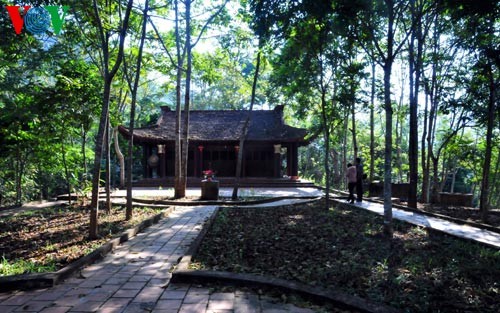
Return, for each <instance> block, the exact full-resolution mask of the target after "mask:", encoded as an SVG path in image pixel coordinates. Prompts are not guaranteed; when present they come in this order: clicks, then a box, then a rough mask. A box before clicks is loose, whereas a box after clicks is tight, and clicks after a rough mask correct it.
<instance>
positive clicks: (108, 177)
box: [105, 115, 111, 214]
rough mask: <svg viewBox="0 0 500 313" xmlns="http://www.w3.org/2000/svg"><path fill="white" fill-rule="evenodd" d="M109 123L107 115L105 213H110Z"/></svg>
mask: <svg viewBox="0 0 500 313" xmlns="http://www.w3.org/2000/svg"><path fill="white" fill-rule="evenodd" d="M109 130H110V123H109V115H108V120H107V122H106V146H105V147H106V204H105V209H106V213H108V214H110V213H111V141H110V139H111V134H110V132H109Z"/></svg>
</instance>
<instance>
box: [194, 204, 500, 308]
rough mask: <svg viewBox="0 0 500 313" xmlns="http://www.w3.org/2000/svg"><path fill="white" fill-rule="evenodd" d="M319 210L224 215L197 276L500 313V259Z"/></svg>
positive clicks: (458, 243)
mask: <svg viewBox="0 0 500 313" xmlns="http://www.w3.org/2000/svg"><path fill="white" fill-rule="evenodd" d="M321 207H322V206H321V205H320V203H319V202H317V203H314V204H302V205H296V206H287V207H280V208H269V209H258V210H256V209H250V208H223V209H221V210H220V211H219V214H218V216H217V218H216V219H215V221H214V223H213V225H212V227H211V229H210V230H209V232H208V233H207V236H206V237H205V239H204V241H203V243H202V245H201V247H200V249H199V251H198V253H197V255H195V256H194V258H193V264H192V265H191V266H192V268H199V269H212V270H224V271H232V272H237V273H253V274H259V275H272V276H276V277H280V278H284V279H291V280H296V281H299V282H302V283H306V284H309V285H313V286H321V287H325V288H336V289H340V290H342V291H345V292H348V293H350V294H354V295H358V296H361V297H364V298H368V299H371V300H374V301H378V302H382V303H385V304H388V305H391V306H394V307H397V308H400V309H402V310H403V311H407V312H430V311H432V312H499V311H500V280H499V279H498V278H499V277H500V251H498V250H495V249H491V248H488V247H485V246H482V245H480V244H477V243H474V242H468V241H465V240H461V239H458V238H455V237H451V236H447V235H444V234H442V233H438V232H434V231H427V230H425V229H423V228H421V227H416V226H412V225H409V224H406V223H400V222H395V223H394V229H395V233H394V237H393V239H391V240H389V239H387V238H385V237H384V236H383V235H382V224H383V221H382V217H380V216H378V215H376V214H372V213H370V212H366V211H363V210H360V209H355V208H344V209H339V208H333V209H330V210H329V211H326V210H324V209H322V208H321Z"/></svg>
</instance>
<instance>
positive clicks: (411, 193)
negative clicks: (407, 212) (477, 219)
mask: <svg viewBox="0 0 500 313" xmlns="http://www.w3.org/2000/svg"><path fill="white" fill-rule="evenodd" d="M411 7H412V21H413V22H414V23H416V24H417V29H416V30H412V33H411V38H410V49H409V58H410V60H409V61H410V62H409V64H410V138H409V151H408V155H409V163H410V164H409V165H410V188H409V190H408V206H409V207H411V208H416V207H417V185H418V92H419V85H420V66H419V64H420V60H419V58H421V53H420V51H421V41H422V40H421V32H422V31H421V22H420V21H417V12H416V7H415V0H412V1H411ZM415 32H417V34H415ZM415 37H418V39H419V40H418V43H417V45H418V47H417V50H418V51H417V56H416V58H417V59H415V52H414V49H415Z"/></svg>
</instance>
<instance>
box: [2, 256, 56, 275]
mask: <svg viewBox="0 0 500 313" xmlns="http://www.w3.org/2000/svg"><path fill="white" fill-rule="evenodd" d="M55 263H56V262H55V261H54V262H51V263H46V264H43V265H42V264H38V263H37V262H33V261H30V260H23V259H17V260H14V261H12V262H9V261H8V260H7V259H6V258H5V257H2V261H1V262H0V276H9V275H21V274H27V273H45V272H53V271H55V269H56V264H55Z"/></svg>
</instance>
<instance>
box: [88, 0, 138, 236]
mask: <svg viewBox="0 0 500 313" xmlns="http://www.w3.org/2000/svg"><path fill="white" fill-rule="evenodd" d="M92 3H93V15H92V19H93V21H94V22H95V24H96V25H97V33H98V38H99V45H100V52H101V59H100V65H101V66H100V67H101V74H102V76H103V80H104V90H103V98H102V110H101V117H100V121H99V130H98V132H97V137H96V143H95V153H94V155H95V156H94V168H93V171H92V174H93V175H92V201H91V204H90V209H91V211H90V225H89V237H90V238H92V239H94V238H97V237H98V212H99V182H100V171H101V159H102V152H103V142H104V134H105V128H106V127H107V119H108V116H109V103H110V95H111V84H112V82H113V79H114V77H115V75H116V73H117V72H118V69H119V68H120V65H121V62H122V60H123V50H124V44H125V37H126V35H127V29H128V25H129V19H130V13H131V11H132V4H133V0H128V1H127V4H126V7H125V15H124V16H123V18H122V19H120V23H119V25H118V39H117V41H118V42H117V46H116V47H115V48H116V49H117V51H116V58H115V59H114V60H112V49H113V47H112V46H111V45H112V43H116V42H114V40H112V39H113V38H114V37H113V36H112V33H111V30H110V29H109V23H110V21H111V18H112V16H111V15H109V12H111V11H112V10H113V5H112V4H114V3H113V2H112V1H109V2H107V3H106V4H104V5H102V4H100V3H99V2H98V1H97V0H93V2H92ZM118 7H119V9H120V10H121V3H118Z"/></svg>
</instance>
